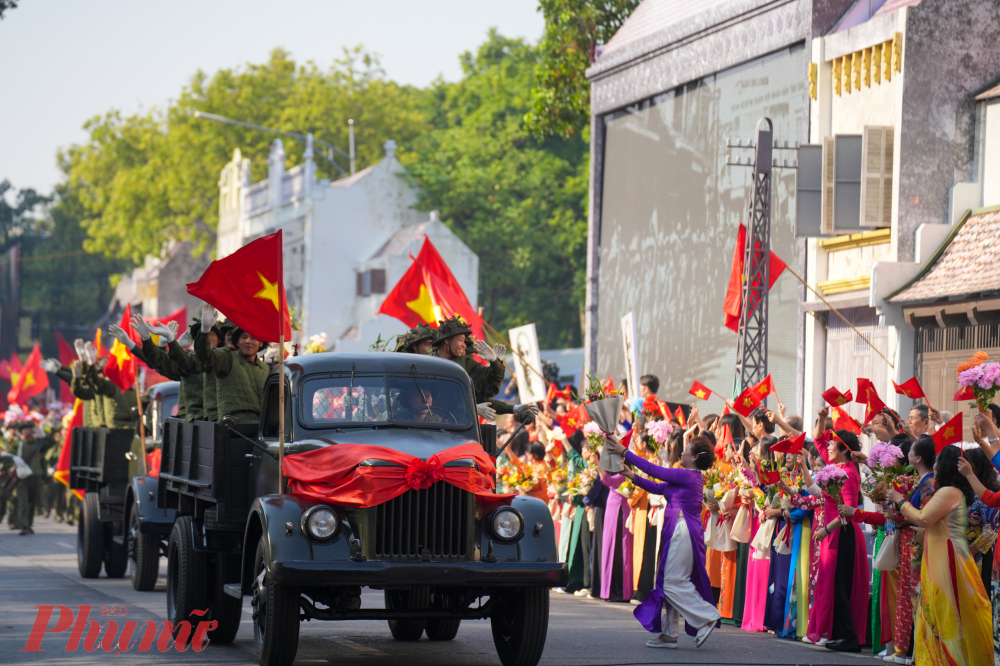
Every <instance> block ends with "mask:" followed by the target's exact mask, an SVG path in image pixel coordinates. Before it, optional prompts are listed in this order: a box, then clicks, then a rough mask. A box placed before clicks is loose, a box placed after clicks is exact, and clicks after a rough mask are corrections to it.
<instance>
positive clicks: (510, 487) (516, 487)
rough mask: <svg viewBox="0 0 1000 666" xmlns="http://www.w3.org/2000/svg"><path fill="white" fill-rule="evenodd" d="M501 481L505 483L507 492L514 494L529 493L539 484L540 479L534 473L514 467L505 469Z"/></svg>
mask: <svg viewBox="0 0 1000 666" xmlns="http://www.w3.org/2000/svg"><path fill="white" fill-rule="evenodd" d="M498 471H499V470H498ZM500 480H501V481H502V482H503V485H504V488H505V489H506V491H507V492H514V493H516V492H520V493H527V492H529V491H530V490H531V489H532V488H534V487H535V484H536V483H538V478H537V477H536V475H535V473H534V472H530V473H526V472H525V471H524V470H521V469H518V468H517V467H515V466H513V465H510V466H508V467H504V468H503V471H502V473H501V475H500Z"/></svg>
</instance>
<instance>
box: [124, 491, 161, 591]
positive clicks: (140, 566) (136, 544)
mask: <svg viewBox="0 0 1000 666" xmlns="http://www.w3.org/2000/svg"><path fill="white" fill-rule="evenodd" d="M128 559H129V568H130V569H131V570H132V587H133V588H134V589H135V590H136V591H138V592H150V591H152V590H153V588H155V587H156V578H157V577H158V576H159V575H160V537H158V536H156V535H155V534H143V533H142V532H140V531H139V513H138V512H137V511H136V509H135V508H134V507H133V508H132V510H131V511H129V530H128Z"/></svg>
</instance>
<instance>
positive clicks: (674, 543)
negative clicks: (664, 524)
mask: <svg viewBox="0 0 1000 666" xmlns="http://www.w3.org/2000/svg"><path fill="white" fill-rule="evenodd" d="M693 568H694V551H693V550H692V548H691V533H690V532H689V531H688V527H687V523H686V522H685V521H684V513H683V512H681V511H679V512H678V515H677V525H676V526H675V527H674V533H673V535H672V536H671V537H670V550H668V551H667V562H666V564H665V565H664V569H663V597H664V601H665V604H664V606H665V617H664V618H663V623H662V624H663V633H665V634H666V635H667V636H669V637H671V638H677V637H678V636H679V635H680V631H681V629H683V627H681V626H680V621H681V618H683V619H684V621H685V622H687V623H688V624H690V625H691V626H692V627H694V628H696V629H700V628H701V627H703V626H705V625H706V624H708V623H710V622H715V621H716V620H718V619H719V618H720V617H721V615H720V614H719V609H718V608H716V607H715V606H714V605H713V604H710V603H709V602H707V601H705V600H704V599H702V597H701V595H700V594H698V590H697V588H695V586H694V583H693V582H691V570H692V569H693Z"/></svg>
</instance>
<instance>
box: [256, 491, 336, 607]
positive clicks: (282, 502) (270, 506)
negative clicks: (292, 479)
mask: <svg viewBox="0 0 1000 666" xmlns="http://www.w3.org/2000/svg"><path fill="white" fill-rule="evenodd" d="M317 504H323V505H325V506H330V505H328V504H325V503H324V502H320V501H318V500H313V499H310V498H306V497H298V496H294V495H265V496H264V497H258V498H257V499H256V500H254V503H253V505H252V506H251V507H250V516H249V517H248V518H247V526H246V530H245V532H244V536H243V573H242V576H241V577H240V583H241V587H242V589H243V594H251V593H252V592H253V567H254V562H253V558H254V555H255V554H256V553H257V543H258V541H260V538H261V537H262V536H263V537H264V544H265V548H266V552H267V568H268V572H270V571H271V567H272V565H273V564H274V562H287V561H291V560H300V561H301V560H347V559H350V549H349V547H348V545H347V544H348V541H350V539H351V538H353V534H352V532H351V527H350V524H349V523H348V522H347V520H346V519H345V518H344V513H343V511H340V510H338V509H337V508H336V507H333V506H330V508H331V509H333V510H334V512H335V513H336V514H337V517H338V518H339V519H340V530H339V531H338V533H337V535H336V536H334V537H333V538H332V539H331V540H330V541H326V542H316V541H313V540H312V539H311V538H309V537H308V536H307V535H305V534H303V533H302V514H304V513H305V512H306V511H307V510H309V509H310V508H312V507H313V506H316V505H317ZM289 523H291V529H290V530H289V529H288V524H289Z"/></svg>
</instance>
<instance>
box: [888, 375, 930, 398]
mask: <svg viewBox="0 0 1000 666" xmlns="http://www.w3.org/2000/svg"><path fill="white" fill-rule="evenodd" d="M892 386H893V388H895V389H896V393H898V394H899V395H905V396H906V397H907V398H910V399H912V400H916V399H917V398H924V399H925V400H926V399H927V398H926V397H925V396H924V389H922V388H921V387H920V382H918V381H917V378H916V377H910V378H909V379H907V380H906V381H905V382H903V383H902V384H897V383H896V382H895V381H894V382H892Z"/></svg>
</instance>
